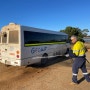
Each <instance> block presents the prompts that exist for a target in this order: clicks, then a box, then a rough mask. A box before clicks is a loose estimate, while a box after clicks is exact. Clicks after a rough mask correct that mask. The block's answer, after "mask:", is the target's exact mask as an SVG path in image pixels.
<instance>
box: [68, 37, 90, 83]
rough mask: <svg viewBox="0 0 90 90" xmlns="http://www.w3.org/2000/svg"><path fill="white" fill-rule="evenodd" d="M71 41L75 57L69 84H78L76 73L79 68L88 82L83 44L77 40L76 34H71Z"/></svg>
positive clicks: (89, 80)
mask: <svg viewBox="0 0 90 90" xmlns="http://www.w3.org/2000/svg"><path fill="white" fill-rule="evenodd" d="M70 39H71V42H72V44H73V47H72V53H73V56H74V58H75V60H74V63H73V66H72V73H73V76H72V83H71V84H78V80H77V75H78V70H79V68H80V69H81V70H82V72H83V75H84V77H85V79H86V81H87V82H90V78H89V75H88V73H87V69H86V58H85V52H86V49H85V46H84V43H83V42H81V41H78V40H77V36H75V35H73V36H71V38H70Z"/></svg>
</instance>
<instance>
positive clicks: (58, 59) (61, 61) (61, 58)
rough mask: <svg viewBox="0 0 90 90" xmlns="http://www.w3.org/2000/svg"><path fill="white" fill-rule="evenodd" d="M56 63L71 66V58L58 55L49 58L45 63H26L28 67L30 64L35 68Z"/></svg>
mask: <svg viewBox="0 0 90 90" xmlns="http://www.w3.org/2000/svg"><path fill="white" fill-rule="evenodd" d="M56 63H59V64H60V65H64V66H71V64H72V60H71V59H70V58H67V57H65V56H58V57H54V58H50V59H49V60H48V61H47V63H46V64H45V65H40V64H33V65H28V67H29V66H31V67H36V68H40V67H42V68H44V67H48V66H50V65H53V64H56Z"/></svg>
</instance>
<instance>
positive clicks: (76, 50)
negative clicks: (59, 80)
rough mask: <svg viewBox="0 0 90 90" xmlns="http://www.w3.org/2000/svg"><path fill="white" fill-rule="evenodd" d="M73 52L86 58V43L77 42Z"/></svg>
mask: <svg viewBox="0 0 90 90" xmlns="http://www.w3.org/2000/svg"><path fill="white" fill-rule="evenodd" d="M72 50H73V53H74V54H75V55H76V56H84V55H85V52H86V50H85V46H84V43H83V42H81V41H77V42H76V43H75V44H74V46H73V48H72Z"/></svg>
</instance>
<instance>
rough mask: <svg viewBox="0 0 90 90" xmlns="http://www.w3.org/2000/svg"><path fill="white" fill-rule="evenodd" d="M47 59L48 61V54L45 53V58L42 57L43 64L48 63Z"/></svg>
mask: <svg viewBox="0 0 90 90" xmlns="http://www.w3.org/2000/svg"><path fill="white" fill-rule="evenodd" d="M47 61H48V55H47V54H44V55H43V58H42V59H41V66H43V65H46V63H47Z"/></svg>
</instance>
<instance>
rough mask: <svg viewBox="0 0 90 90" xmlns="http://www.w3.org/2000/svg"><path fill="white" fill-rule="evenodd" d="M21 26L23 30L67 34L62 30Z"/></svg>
mask: <svg viewBox="0 0 90 90" xmlns="http://www.w3.org/2000/svg"><path fill="white" fill-rule="evenodd" d="M21 27H22V28H23V29H24V30H27V31H33V32H42V33H50V34H58V35H68V34H66V33H63V32H58V31H52V30H46V29H41V28H35V27H29V26H21Z"/></svg>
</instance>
